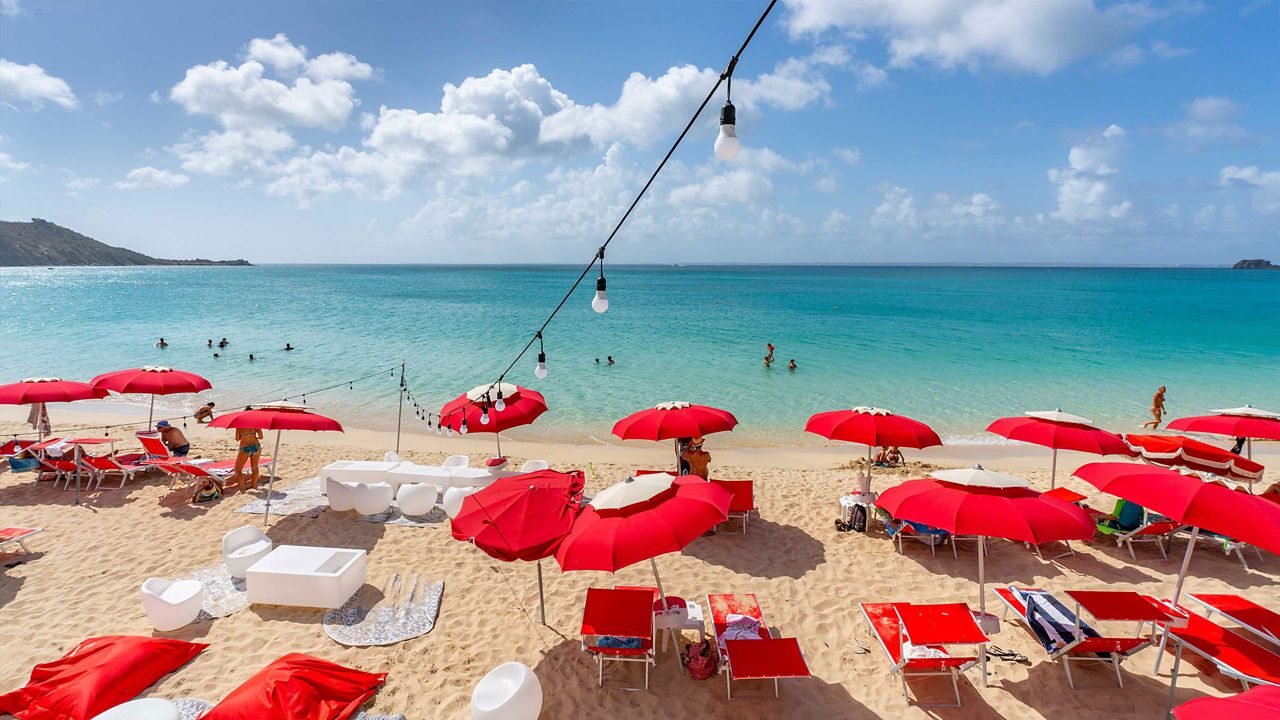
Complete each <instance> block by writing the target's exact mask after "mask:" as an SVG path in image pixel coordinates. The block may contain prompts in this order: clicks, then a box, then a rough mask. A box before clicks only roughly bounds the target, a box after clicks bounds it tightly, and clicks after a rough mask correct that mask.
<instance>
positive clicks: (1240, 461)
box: [1121, 434, 1264, 485]
mask: <svg viewBox="0 0 1280 720" xmlns="http://www.w3.org/2000/svg"><path fill="white" fill-rule="evenodd" d="M1121 437H1123V438H1124V441H1125V442H1126V443H1128V444H1129V447H1131V448H1133V450H1134V452H1135V453H1137V454H1140V455H1141V456H1142V459H1143V460H1146V461H1147V462H1152V463H1155V464H1156V465H1164V466H1165V467H1184V468H1187V469H1188V470H1195V471H1196V472H1204V473H1210V474H1212V475H1220V476H1222V477H1226V478H1232V479H1234V480H1245V481H1248V482H1249V483H1250V485H1252V484H1253V481H1254V480H1258V479H1259V478H1261V477H1262V471H1263V469H1264V468H1263V467H1262V465H1261V464H1259V463H1256V462H1254V461H1252V460H1250V459H1248V458H1246V457H1244V456H1242V455H1237V454H1235V453H1233V452H1231V451H1229V450H1224V449H1222V448H1220V447H1218V446H1217V445H1210V444H1209V443H1206V442H1200V441H1199V440H1193V439H1191V438H1189V437H1183V436H1182V435H1127V434H1126V435H1122V436H1121Z"/></svg>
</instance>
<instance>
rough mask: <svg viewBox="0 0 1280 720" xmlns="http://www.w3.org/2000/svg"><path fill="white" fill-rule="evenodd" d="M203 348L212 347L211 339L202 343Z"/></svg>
mask: <svg viewBox="0 0 1280 720" xmlns="http://www.w3.org/2000/svg"><path fill="white" fill-rule="evenodd" d="M204 344H205V347H213V338H209V339H208V340H206V341H205V342H204Z"/></svg>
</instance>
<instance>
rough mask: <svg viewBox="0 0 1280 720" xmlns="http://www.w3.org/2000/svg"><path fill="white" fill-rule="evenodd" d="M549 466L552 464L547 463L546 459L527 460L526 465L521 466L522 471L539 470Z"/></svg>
mask: <svg viewBox="0 0 1280 720" xmlns="http://www.w3.org/2000/svg"><path fill="white" fill-rule="evenodd" d="M549 467H551V466H550V465H548V464H547V461H546V460H526V461H525V463H524V465H523V466H522V467H521V468H520V472H522V473H529V472H537V471H539V470H546V469H548V468H549Z"/></svg>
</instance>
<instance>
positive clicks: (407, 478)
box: [386, 463, 508, 491]
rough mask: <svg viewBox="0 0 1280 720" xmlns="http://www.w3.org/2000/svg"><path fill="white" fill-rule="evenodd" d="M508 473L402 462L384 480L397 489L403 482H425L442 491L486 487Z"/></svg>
mask: <svg viewBox="0 0 1280 720" xmlns="http://www.w3.org/2000/svg"><path fill="white" fill-rule="evenodd" d="M505 474H508V473H504V472H492V471H490V470H486V469H484V468H470V467H459V468H454V467H441V466H439V465H414V464H413V463H403V464H401V465H400V467H398V468H396V469H394V470H392V471H390V472H388V473H387V479H386V482H388V483H391V485H392V486H393V487H395V488H397V489H399V487H400V486H401V485H403V484H405V483H426V484H428V485H435V486H436V487H438V488H440V489H441V490H442V491H444V490H448V489H449V488H452V487H488V486H490V485H492V484H493V481H494V480H497V479H498V478H499V477H502V476H503V475H505Z"/></svg>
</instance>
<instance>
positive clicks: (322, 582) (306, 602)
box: [245, 545, 367, 609]
mask: <svg viewBox="0 0 1280 720" xmlns="http://www.w3.org/2000/svg"><path fill="white" fill-rule="evenodd" d="M366 562H367V558H366V557H365V552H364V551H363V550H352V549H347V548H327V547H308V546H302V545H281V546H280V547H278V548H276V549H275V550H272V551H271V553H270V554H268V555H267V556H266V557H264V558H262V559H261V560H259V561H258V562H256V563H254V564H253V567H251V568H249V572H248V573H246V575H245V583H246V585H247V590H248V595H249V602H251V603H265V604H269V605H294V606H298V607H314V608H330V609H332V608H337V607H341V606H342V604H343V603H344V602H346V601H347V598H350V597H351V596H352V595H354V594H355V592H356V591H357V590H359V589H360V587H361V586H362V585H364V580H365V564H366Z"/></svg>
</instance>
